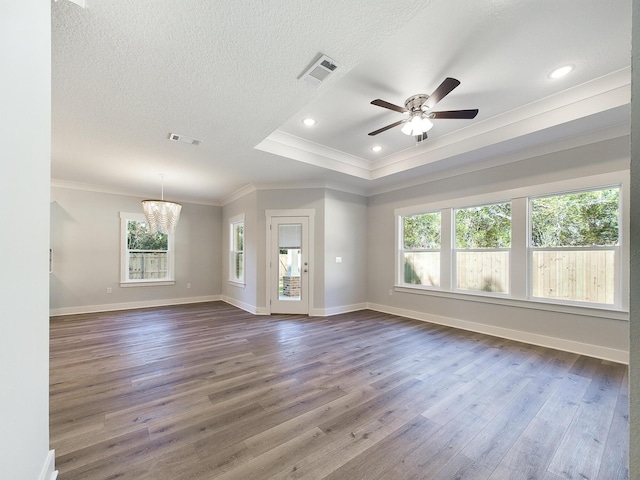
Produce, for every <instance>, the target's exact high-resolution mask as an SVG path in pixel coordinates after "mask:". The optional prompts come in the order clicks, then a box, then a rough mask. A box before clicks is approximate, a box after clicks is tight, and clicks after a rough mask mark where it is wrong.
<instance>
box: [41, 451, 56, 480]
mask: <svg viewBox="0 0 640 480" xmlns="http://www.w3.org/2000/svg"><path fill="white" fill-rule="evenodd" d="M56 478H58V471H57V470H56V452H55V450H49V453H48V454H47V458H46V459H45V461H44V465H43V466H42V471H41V472H40V476H39V477H38V480H56Z"/></svg>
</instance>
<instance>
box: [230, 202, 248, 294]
mask: <svg viewBox="0 0 640 480" xmlns="http://www.w3.org/2000/svg"><path fill="white" fill-rule="evenodd" d="M238 223H242V226H243V235H244V238H243V240H242V258H243V264H242V278H241V279H237V278H235V276H234V275H233V272H234V271H235V254H236V250H234V238H233V237H234V233H235V225H237V224H238ZM246 240H247V230H246V226H245V214H244V213H241V214H239V215H235V216H233V217H231V218H229V275H228V277H229V278H228V282H229V283H230V284H231V285H235V286H237V287H241V288H245V287H246V270H247V256H246V254H245V252H246V248H245V245H246V243H245V242H246Z"/></svg>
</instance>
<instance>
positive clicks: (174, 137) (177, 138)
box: [169, 133, 202, 147]
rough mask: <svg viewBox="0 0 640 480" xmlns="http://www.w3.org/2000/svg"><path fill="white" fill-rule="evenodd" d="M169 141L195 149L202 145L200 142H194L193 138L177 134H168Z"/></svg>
mask: <svg viewBox="0 0 640 480" xmlns="http://www.w3.org/2000/svg"><path fill="white" fill-rule="evenodd" d="M169 140H171V141H173V142H182V143H187V144H189V145H194V146H196V147H197V146H198V145H200V144H201V143H202V142H201V141H200V140H196V139H195V138H191V137H185V136H184V135H178V134H177V133H170V134H169Z"/></svg>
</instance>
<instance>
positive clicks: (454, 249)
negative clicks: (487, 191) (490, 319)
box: [451, 199, 513, 297]
mask: <svg viewBox="0 0 640 480" xmlns="http://www.w3.org/2000/svg"><path fill="white" fill-rule="evenodd" d="M505 203H508V204H510V209H511V218H510V219H509V230H510V231H509V234H510V238H509V247H494V248H482V247H476V248H458V236H457V233H458V232H457V231H456V214H457V212H458V211H459V210H467V209H471V208H478V207H486V206H489V205H499V204H505ZM452 210H453V212H452V215H453V218H452V228H453V232H452V240H451V257H452V263H453V265H452V268H451V279H452V280H451V285H452V289H451V290H452V291H454V292H458V293H463V294H464V293H473V294H474V295H492V296H504V297H509V296H510V295H511V291H512V289H511V278H512V276H511V268H512V267H511V246H512V243H513V240H512V238H513V202H512V200H511V199H509V200H498V201H495V202H483V203H477V204H475V205H465V206H460V207H455V208H452ZM460 252H468V253H486V252H507V253H508V255H507V258H508V268H507V270H508V272H507V275H508V281H507V284H506V286H505V287H506V291H505V292H493V291H486V290H474V289H468V288H460V287H459V286H458V253H460Z"/></svg>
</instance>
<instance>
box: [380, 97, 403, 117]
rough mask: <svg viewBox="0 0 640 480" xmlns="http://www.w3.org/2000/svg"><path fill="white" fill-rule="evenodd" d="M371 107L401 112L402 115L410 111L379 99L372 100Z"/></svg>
mask: <svg viewBox="0 0 640 480" xmlns="http://www.w3.org/2000/svg"><path fill="white" fill-rule="evenodd" d="M371 105H376V106H378V107H382V108H388V109H389V110H393V111H395V112H400V113H405V112H408V111H409V110H407V109H406V108H404V107H399V106H398V105H394V104H393V103H389V102H385V101H384V100H380V99H379V98H376V99H375V100H372V101H371Z"/></svg>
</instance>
